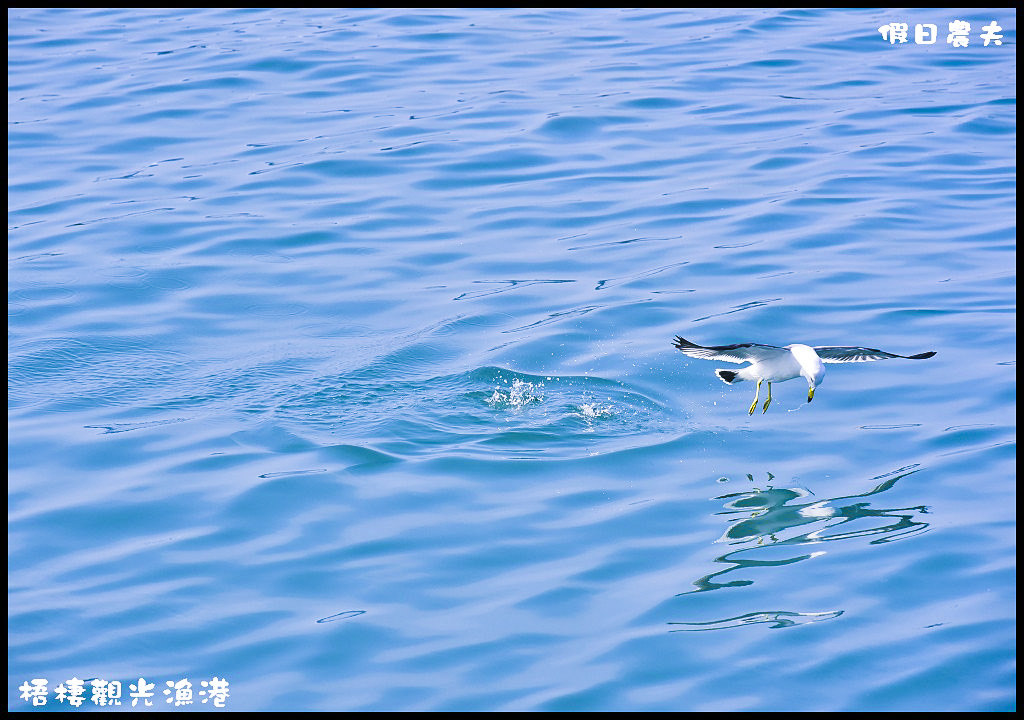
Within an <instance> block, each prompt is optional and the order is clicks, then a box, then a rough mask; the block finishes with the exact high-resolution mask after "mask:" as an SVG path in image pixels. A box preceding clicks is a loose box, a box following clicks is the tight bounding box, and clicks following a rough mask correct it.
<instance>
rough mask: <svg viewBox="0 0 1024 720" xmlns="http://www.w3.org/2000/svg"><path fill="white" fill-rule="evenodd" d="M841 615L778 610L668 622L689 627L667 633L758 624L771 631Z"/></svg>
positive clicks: (841, 612) (839, 611) (835, 612)
mask: <svg viewBox="0 0 1024 720" xmlns="http://www.w3.org/2000/svg"><path fill="white" fill-rule="evenodd" d="M842 614H843V611H842V610H834V611H832V612H819V613H798V612H786V611H785V610H780V611H777V612H752V613H747V614H746V615H738V616H736V617H731V618H725V619H723V620H712V621H710V622H690V623H687V622H670V623H669V625H688V626H689V627H681V628H676V629H674V630H669V632H701V631H703V630H724V629H725V628H731V627H740V626H741V625H756V624H759V623H773V624H772V625H769V626H768V627H770V628H771V629H772V630H775V629H776V628H784V627H793V626H794V625H804V624H806V623H812V622H821V621H822V620H832V619H833V618H837V617H839V616H840V615H842Z"/></svg>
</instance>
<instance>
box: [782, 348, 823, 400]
mask: <svg viewBox="0 0 1024 720" xmlns="http://www.w3.org/2000/svg"><path fill="white" fill-rule="evenodd" d="M789 350H790V352H792V353H793V357H795V358H796V361H797V362H798V363H800V374H801V375H802V376H803V377H804V379H806V380H807V386H808V387H807V402H810V401H811V400H813V399H814V389H815V388H817V387H818V386H819V385H821V381H822V380H824V379H825V364H824V363H823V362H822V361H821V358H820V357H818V353H816V352H814V348H812V347H811V346H810V345H790V346H789Z"/></svg>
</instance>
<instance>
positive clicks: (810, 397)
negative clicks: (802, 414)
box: [807, 385, 814, 402]
mask: <svg viewBox="0 0 1024 720" xmlns="http://www.w3.org/2000/svg"><path fill="white" fill-rule="evenodd" d="M813 399H814V386H813V385H811V387H809V388H808V389H807V402H810V401H811V400H813Z"/></svg>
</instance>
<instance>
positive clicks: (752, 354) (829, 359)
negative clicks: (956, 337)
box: [673, 335, 935, 415]
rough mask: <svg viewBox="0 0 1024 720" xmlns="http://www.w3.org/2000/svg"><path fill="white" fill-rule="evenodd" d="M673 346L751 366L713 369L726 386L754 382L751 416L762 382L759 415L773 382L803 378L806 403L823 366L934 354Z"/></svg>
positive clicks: (860, 349)
mask: <svg viewBox="0 0 1024 720" xmlns="http://www.w3.org/2000/svg"><path fill="white" fill-rule="evenodd" d="M673 345H675V347H677V348H679V349H680V350H681V351H682V352H683V354H684V355H689V356H690V357H695V358H701V359H703V360H722V361H724V362H731V363H745V362H748V363H750V365H747V366H746V367H743V368H740V369H739V370H715V375H717V376H718V377H719V378H721V380H722V381H723V382H725V383H728V384H730V385H731V384H733V383H737V382H740V381H741V380H757V390H756V391H755V392H754V404H753V405H751V406H750V413H749V414H750V415H753V414H754V410H755V409H756V408H757V399H758V396H759V395H760V394H761V383H762V382H767V383H768V399H767V400H765V401H764V409H762V410H761V412H762V413H765V412H767V411H768V405H769V403H771V401H772V383H773V382H784V381H786V380H792V379H793V378H798V377H801V376H802V377H804V378H805V379H806V380H807V386H808V387H807V402H810V401H811V400H813V399H814V388H816V387H818V386H819V385H821V381H822V380H824V379H825V366H824V364H823V363H848V362H868V361H870V360H887V359H888V358H903V359H905V360H924V359H925V358H930V357H931V356H932V355H934V354H935V351H934V350H933V351H931V352H923V353H919V354H917V355H897V354H896V353H891V352H885V350H875V349H874V348H864V347H811V346H810V345H800V344H798V343H794V344H793V345H787V346H786V347H776V346H775V345H759V344H758V343H739V344H738V345H709V346H707V347H705V346H704V345H697V344H696V343H692V342H690V341H689V340H684V339H683V338H681V337H679V336H678V335H676V339H675V342H674V343H673Z"/></svg>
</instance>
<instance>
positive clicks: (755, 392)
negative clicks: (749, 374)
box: [747, 380, 770, 415]
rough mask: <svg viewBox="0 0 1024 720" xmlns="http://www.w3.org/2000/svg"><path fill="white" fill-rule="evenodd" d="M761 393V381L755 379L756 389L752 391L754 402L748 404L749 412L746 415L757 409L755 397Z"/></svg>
mask: <svg viewBox="0 0 1024 720" xmlns="http://www.w3.org/2000/svg"><path fill="white" fill-rule="evenodd" d="M769 387H770V386H769ZM760 394H761V381H760V380H758V381H757V390H755V391H754V404H753V405H751V406H750V412H748V413H747V415H753V414H754V410H756V409H757V398H758V396H759V395H760Z"/></svg>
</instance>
